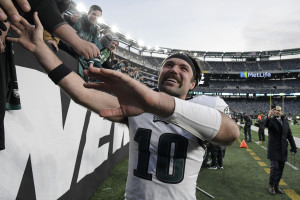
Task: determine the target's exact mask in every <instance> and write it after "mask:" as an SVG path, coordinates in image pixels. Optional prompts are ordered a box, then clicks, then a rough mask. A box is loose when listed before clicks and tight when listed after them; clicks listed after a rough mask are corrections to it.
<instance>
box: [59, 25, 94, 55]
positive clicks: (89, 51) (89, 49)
mask: <svg viewBox="0 0 300 200" xmlns="http://www.w3.org/2000/svg"><path fill="white" fill-rule="evenodd" d="M53 33H54V34H55V35H56V36H58V37H59V38H60V39H61V40H63V41H64V42H66V43H68V44H69V45H70V46H72V47H73V48H74V49H75V51H77V52H78V53H79V54H81V55H83V56H84V57H85V58H86V59H88V60H89V59H91V58H95V57H98V56H99V54H100V50H99V49H98V48H97V46H96V45H95V44H93V43H91V42H87V41H85V40H83V39H81V38H80V37H79V36H78V35H77V34H76V32H75V30H74V29H73V28H72V27H71V26H70V25H68V24H64V25H62V26H60V27H58V28H57V29H55V30H54V32H53Z"/></svg>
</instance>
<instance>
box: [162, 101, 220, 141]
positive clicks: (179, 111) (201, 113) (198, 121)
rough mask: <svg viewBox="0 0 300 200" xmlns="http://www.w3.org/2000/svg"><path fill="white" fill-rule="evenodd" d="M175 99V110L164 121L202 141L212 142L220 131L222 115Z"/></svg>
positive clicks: (204, 107) (211, 109) (207, 108)
mask: <svg viewBox="0 0 300 200" xmlns="http://www.w3.org/2000/svg"><path fill="white" fill-rule="evenodd" d="M174 99H175V109H174V112H173V114H172V115H171V116H169V117H167V118H165V119H164V120H165V121H167V122H170V123H172V124H175V125H177V126H179V127H181V128H183V129H185V130H186V131H188V132H190V133H191V134H193V135H195V136H196V137H198V138H200V139H202V140H208V141H210V140H212V139H213V138H214V137H215V136H216V135H217V133H218V132H219V130H220V126H221V121H222V117H221V113H220V112H219V111H217V110H216V109H214V108H210V107H207V106H203V105H200V104H196V103H192V102H188V101H184V100H181V99H178V98H174Z"/></svg>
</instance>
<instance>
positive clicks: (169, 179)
mask: <svg viewBox="0 0 300 200" xmlns="http://www.w3.org/2000/svg"><path fill="white" fill-rule="evenodd" d="M202 97H203V98H204V99H203V100H201V98H202ZM202 97H201V96H199V97H198V96H197V97H196V98H194V100H193V102H194V103H200V104H202V105H207V106H209V107H213V108H216V107H218V105H216V104H217V103H220V102H221V101H219V99H220V98H219V99H218V100H216V99H215V98H217V97H213V98H212V99H210V100H209V101H208V100H207V98H206V97H207V96H202ZM221 100H222V99H221ZM213 102H214V103H213ZM226 105H227V104H226ZM221 107H222V106H221ZM128 123H129V134H130V143H129V168H128V177H127V183H126V193H125V198H126V199H127V200H167V199H168V200H170V199H180V200H196V195H195V194H196V181H197V177H198V174H199V171H200V168H201V165H202V161H203V156H204V153H205V150H204V148H203V147H202V146H201V145H200V144H201V142H200V141H199V139H197V138H196V137H195V136H194V135H192V134H190V133H188V132H186V131H185V130H183V129H182V128H180V127H178V126H176V125H173V124H171V123H166V122H165V121H163V120H162V119H160V118H158V117H156V116H155V115H153V114H150V113H144V114H142V115H139V116H136V117H129V118H128Z"/></svg>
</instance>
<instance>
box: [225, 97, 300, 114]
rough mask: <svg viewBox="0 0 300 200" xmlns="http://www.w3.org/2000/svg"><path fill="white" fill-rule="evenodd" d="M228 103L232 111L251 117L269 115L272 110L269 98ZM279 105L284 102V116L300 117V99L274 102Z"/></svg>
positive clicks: (229, 99)
mask: <svg viewBox="0 0 300 200" xmlns="http://www.w3.org/2000/svg"><path fill="white" fill-rule="evenodd" d="M225 101H226V103H227V104H228V105H229V107H230V110H231V111H235V112H237V113H248V114H249V115H251V116H256V115H257V114H259V113H264V114H267V113H268V111H269V110H270V99H269V98H261V99H259V98H247V99H245V98H244V99H241V98H240V99H239V98H227V99H225ZM274 102H276V104H277V105H281V104H282V102H283V106H282V108H283V110H284V114H286V115H287V116H291V117H292V116H297V115H300V99H299V97H298V98H293V99H289V98H285V99H284V100H283V101H282V99H276V100H274Z"/></svg>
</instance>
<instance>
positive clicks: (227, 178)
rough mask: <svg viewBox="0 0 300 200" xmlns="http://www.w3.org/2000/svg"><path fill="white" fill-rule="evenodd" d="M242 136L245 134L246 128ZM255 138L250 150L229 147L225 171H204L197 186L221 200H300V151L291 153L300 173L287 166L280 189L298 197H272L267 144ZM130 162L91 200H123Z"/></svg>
mask: <svg viewBox="0 0 300 200" xmlns="http://www.w3.org/2000/svg"><path fill="white" fill-rule="evenodd" d="M298 127H300V126H298ZM296 130H298V133H297V134H299V129H297V128H296ZM295 132H296V131H295ZM295 132H293V133H295ZM241 133H243V129H242V130H241ZM294 135H296V134H294ZM252 137H253V140H254V142H249V143H247V145H248V148H247V149H245V148H240V143H239V142H236V143H234V144H233V145H232V146H230V147H227V149H226V153H225V159H224V169H223V170H221V169H218V170H209V169H201V172H200V175H199V178H198V181H197V182H198V183H197V185H198V187H200V188H201V189H203V190H204V191H206V192H208V193H209V194H211V195H213V196H214V197H215V199H218V200H229V199H230V200H231V199H237V200H256V199H272V200H277V199H278V200H279V199H280V200H285V199H293V200H296V199H300V184H299V183H300V152H298V153H297V154H296V155H295V156H292V155H291V154H289V158H288V162H289V163H291V164H292V165H294V166H295V167H297V168H298V170H295V169H293V168H291V167H290V166H289V165H288V164H286V165H285V169H284V172H283V177H282V180H283V181H284V183H285V184H286V185H282V186H280V187H281V188H282V189H284V191H285V192H289V191H292V192H295V193H296V194H295V195H296V196H295V195H294V196H288V195H287V194H283V195H279V194H276V195H274V196H273V195H270V194H269V193H268V178H269V174H267V172H266V171H268V169H269V168H270V163H269V160H268V159H267V151H266V149H265V148H266V145H267V142H266V143H264V144H263V145H258V144H256V143H255V141H257V139H258V135H257V133H256V132H254V131H252ZM243 139H244V135H243V134H241V136H240V141H241V140H243ZM266 141H267V136H266ZM263 147H264V148H263ZM298 150H299V148H298ZM127 162H128V159H125V160H123V161H122V162H121V163H120V164H118V165H116V166H115V168H114V169H113V170H112V172H111V174H110V176H109V178H108V179H107V180H106V181H105V182H104V183H103V184H102V185H101V186H100V187H99V188H98V191H97V192H96V193H95V194H94V196H93V197H91V198H90V200H123V199H124V197H123V195H124V191H125V184H126V176H127ZM260 164H261V165H263V164H265V165H266V166H261V165H260ZM196 195H197V199H203V200H206V199H211V198H210V197H208V196H207V195H205V194H203V193H202V192H199V191H197V192H196ZM297 195H298V196H297Z"/></svg>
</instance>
